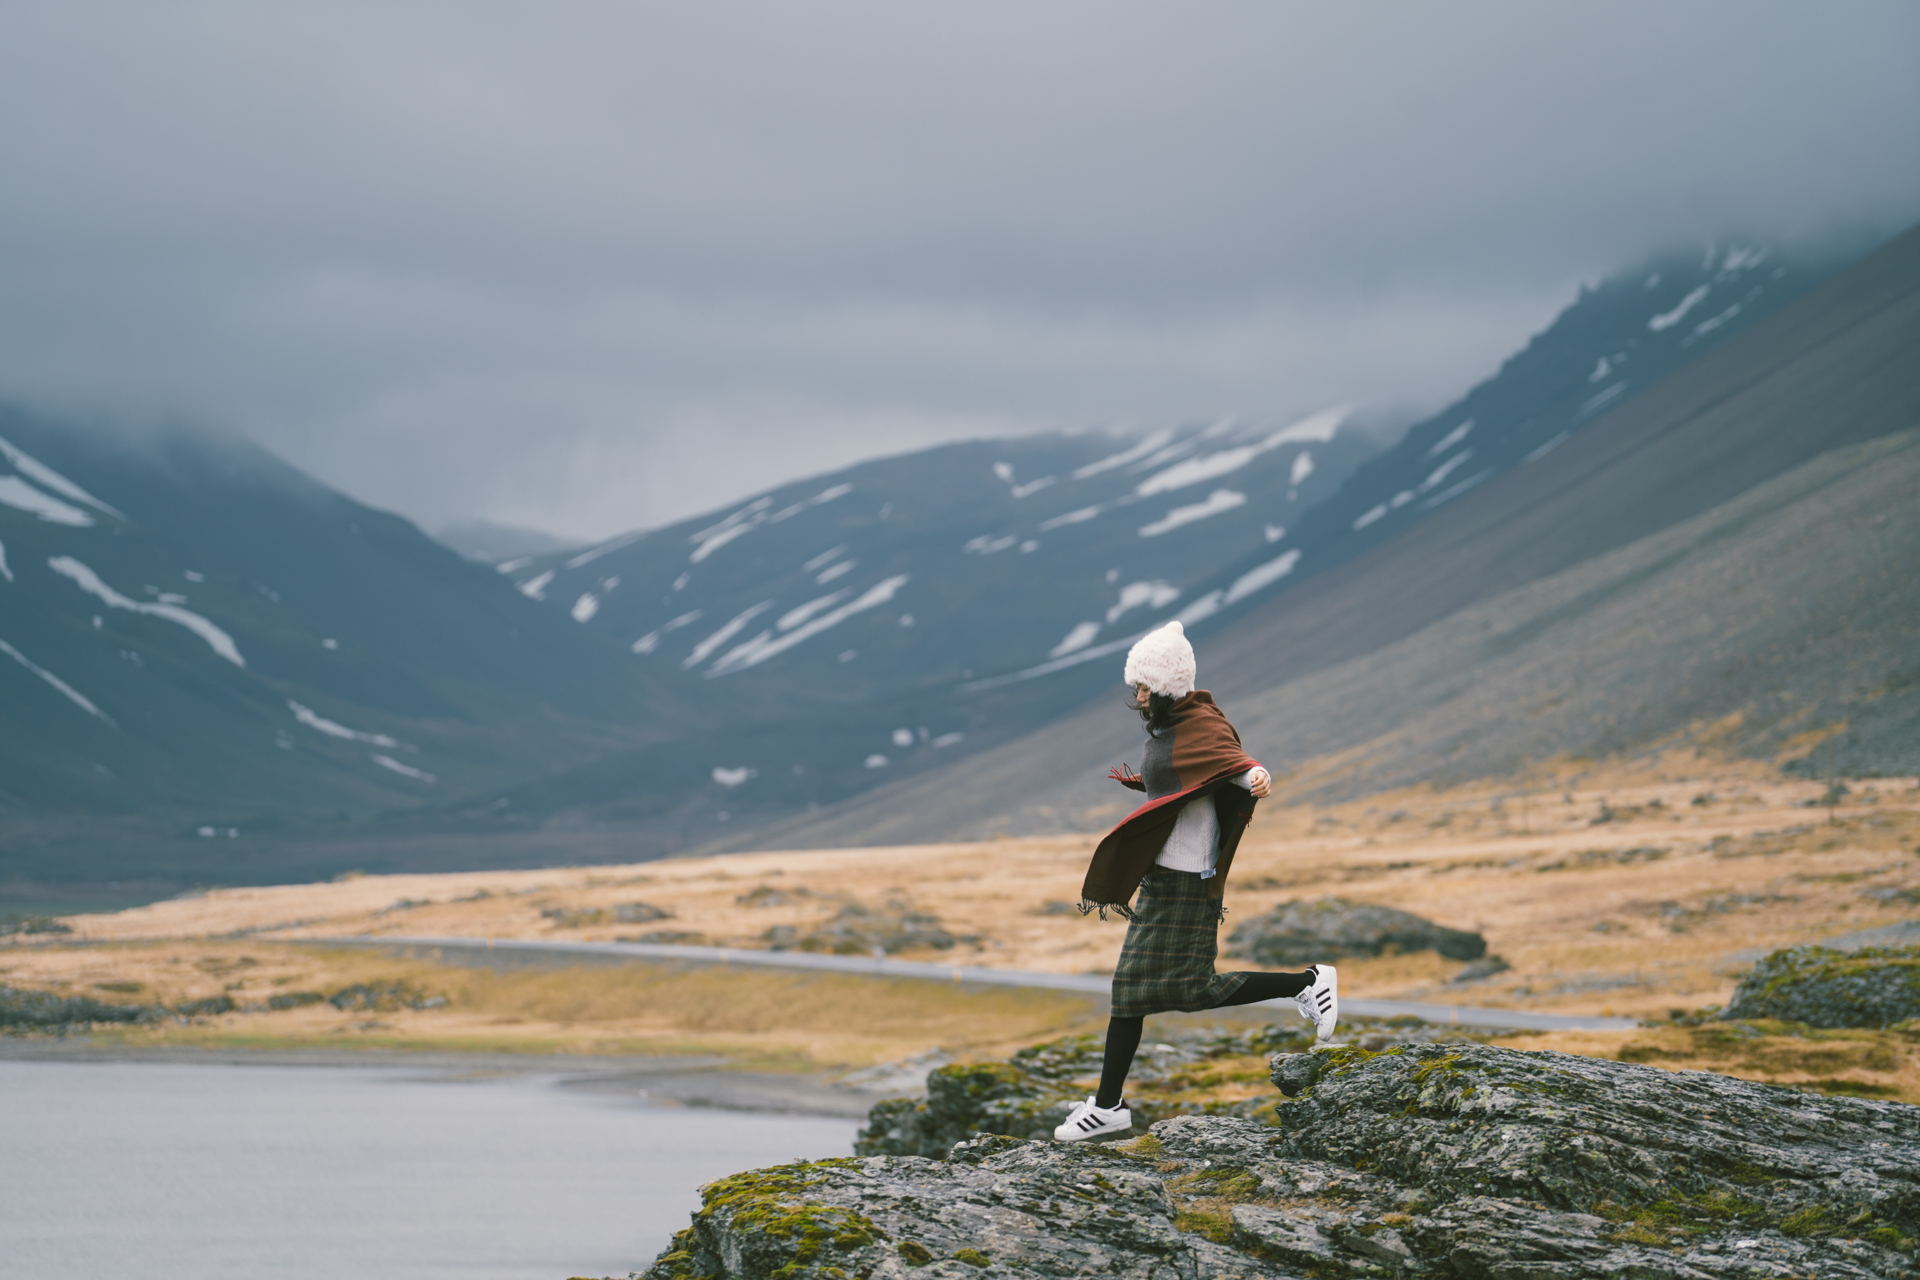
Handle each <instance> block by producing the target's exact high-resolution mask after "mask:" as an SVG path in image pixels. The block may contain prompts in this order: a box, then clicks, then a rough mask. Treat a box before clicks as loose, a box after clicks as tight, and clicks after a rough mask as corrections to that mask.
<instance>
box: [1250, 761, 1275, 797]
mask: <svg viewBox="0 0 1920 1280" xmlns="http://www.w3.org/2000/svg"><path fill="white" fill-rule="evenodd" d="M1250 772H1251V773H1252V774H1253V776H1252V777H1251V778H1249V779H1248V781H1249V782H1251V783H1252V784H1253V785H1252V786H1250V787H1248V788H1247V790H1249V791H1251V792H1252V793H1253V798H1254V799H1255V800H1264V799H1266V798H1267V797H1268V796H1270V795H1272V794H1273V777H1272V775H1270V774H1269V773H1268V772H1267V771H1266V770H1265V769H1262V768H1261V767H1260V766H1258V765H1255V766H1254V767H1253V769H1252V770H1250Z"/></svg>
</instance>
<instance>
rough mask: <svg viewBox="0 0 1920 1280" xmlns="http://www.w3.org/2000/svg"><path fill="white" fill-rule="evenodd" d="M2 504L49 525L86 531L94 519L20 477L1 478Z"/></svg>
mask: <svg viewBox="0 0 1920 1280" xmlns="http://www.w3.org/2000/svg"><path fill="white" fill-rule="evenodd" d="M0 503H5V504H6V505H7V506H9V507H12V508H14V509H15V510H16V511H24V512H26V513H27V514H28V515H32V516H39V517H40V518H41V519H42V520H45V521H46V522H47V523H48V524H64V525H67V526H69V527H71V528H75V529H84V528H86V527H87V526H88V525H91V524H92V523H93V517H92V516H90V515H88V514H87V513H86V512H84V511H82V510H81V509H80V508H78V507H76V506H73V505H71V504H69V503H65V502H62V501H60V499H58V498H56V497H54V496H53V495H52V494H50V493H42V492H40V490H38V489H36V488H34V487H33V486H32V485H30V484H28V483H27V482H26V481H25V480H22V479H21V478H20V477H19V476H0Z"/></svg>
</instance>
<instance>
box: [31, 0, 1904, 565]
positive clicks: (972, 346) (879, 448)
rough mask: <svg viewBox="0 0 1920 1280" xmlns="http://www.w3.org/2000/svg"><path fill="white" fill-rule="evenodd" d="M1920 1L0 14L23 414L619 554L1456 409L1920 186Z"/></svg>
mask: <svg viewBox="0 0 1920 1280" xmlns="http://www.w3.org/2000/svg"><path fill="white" fill-rule="evenodd" d="M1916 154H1920V10H1916V9H1915V8H1914V7H1913V6H1911V5H1909V4H1901V3H1870V2H1867V0H1862V2H1861V3H1857V4H1852V5H1849V6H1847V7H1846V8H1845V9H1844V10H1843V11H1840V12H1839V13H1838V14H1836V11H1835V10H1833V9H1832V8H1831V7H1829V6H1816V5H1813V4H1789V5H1783V6H1768V7H1765V8H1755V7H1753V6H1750V5H1744V4H1732V3H1717V4H1716V3H1702V4H1695V5H1688V6H1667V5H1657V4H1616V5H1609V6H1606V7H1605V8H1604V9H1594V10H1584V11H1582V10H1574V9H1568V8H1553V7H1544V8H1543V7H1539V6H1525V5H1518V4H1507V3H1470V4H1460V5H1451V6H1446V7H1444V8H1434V7H1429V6H1414V5H1406V6H1398V7H1396V6H1384V7H1375V8H1372V9H1368V10H1365V11H1360V12H1352V11H1333V10H1326V9H1321V8H1315V7H1309V6H1306V5H1263V6H1250V5H1230V4H1209V5H1199V6H1193V5H1189V6H1180V7H1178V8H1172V9H1169V8H1165V7H1158V6H1148V5H1140V4H1117V5H1116V4H1104V5H1092V4H1084V3H1083V4H1071V3H1070V4H1060V5H1053V6H1046V7H1042V8H1037V9H1036V8H1034V7H1032V6H1016V5H1010V4H991V3H989V4H980V5H968V6H950V7H945V8H917V7H910V8H901V7H899V6H891V5H880V4H873V3H822V4H816V5H808V6H804V7H800V8H795V7H791V6H778V5H765V4H729V5H719V6H697V7H691V8H688V7H681V8H672V7H659V6H643V7H634V6H628V5H617V4H612V3H571V4H562V5H557V6H543V7H542V8H540V9H539V10H531V9H526V8H524V7H516V6H505V5H489V4H461V5H452V4H432V3H422V4H413V5H407V6H391V5H372V4H356V3H342V4H333V5H327V6H323V7H318V8H309V9H285V8H273V7H267V8H262V7H258V6H245V5H235V4H220V3H200V4H183V5H169V6H165V7H163V8H157V7H154V6H148V5H134V4H112V3H108V4H102V5H92V6H87V7H85V8H84V9H76V8H74V7H71V6H13V7H10V8H8V9H7V10H6V11H5V12H4V13H0V165H4V167H5V171H6V173H7V174H8V198H7V200H6V201H4V202H0V276H3V277H4V279H5V280H6V281H7V287H6V289H5V290H4V291H0V393H4V395H5V396H6V397H7V398H8V399H9V400H11V401H14V402H19V403H25V404H27V405H28V406H29V407H32V408H35V409H39V410H48V411H55V412H57V413H59V414H61V415H78V416H81V417H86V416H102V417H107V418H110V419H114V420H117V421H123V422H134V423H149V424H150V423H158V422H166V421H176V420H186V421H193V422H203V423H208V424H211V425H214V426H218V427H222V428H226V429H230V430H235V431H238V432H240V433H242V434H245V435H247V436H250V437H251V438H253V439H254V440H256V441H258V442H260V443H262V444H264V445H266V446H268V447H269V448H271V449H272V450H274V451H275V452H276V453H277V454H279V455H281V456H283V457H285V458H287V459H288V460H289V461H291V462H292V463H294V464H295V465H297V466H300V467H302V468H303V469H305V470H307V471H309V472H310V473H312V474H313V475H315V476H317V477H318V478H319V479H321V480H323V481H325V482H327V483H329V484H331V485H334V486H336V487H337V488H339V489H341V490H342V491H344V492H345V493H347V494H349V495H351V496H352V497H354V498H356V499H359V500H361V501H364V502H367V503H370V504H372V505H374V506H377V507H383V508H387V509H391V510H395V511H398V512H401V513H402V514H405V515H407V516H409V517H411V518H413V519H416V520H418V521H420V522H421V523H423V524H424V525H425V526H427V527H430V528H438V527H441V526H444V525H446V524H449V523H452V522H454V521H461V520H474V519H484V520H490V521H494V522H496V523H501V524H506V525H514V526H531V527H533V528H537V529H541V530H546V531H549V532H551V533H553V534H555V535H558V536H561V537H565V538H569V539H574V540H578V541H582V542H584V541H589V540H593V539H597V538H603V537H607V536H611V535H613V534H615V533H617V532H619V531H622V530H627V529H633V528H639V527H649V526H651V527H659V526H663V525H666V524H670V523H672V522H673V521H675V520H678V519H682V518H686V517H690V516H692V515H694V514H695V513H697V512H700V511H704V510H708V509H711V508H714V507H718V506H720V505H722V504H725V503H728V502H732V501H735V500H736V499H742V498H745V497H747V496H749V495H751V494H753V493H756V492H760V491H763V490H766V489H769V488H772V487H774V486H776V485H779V484H781V483H784V482H786V481H789V480H791V479H792V478H794V477H796V476H800V475H806V474H818V473H821V472H825V471H831V470H835V469H837V468H840V467H843V466H846V465H849V464H852V463H855V462H857V461H860V460H863V459H868V458H872V457H875V456H878V455H882V454H898V453H902V452H907V451H911V450H915V449H920V448H925V447H928V446H932V445H935V444H939V443H942V442H949V441H954V440H960V439H975V438H982V437H1004V436H1010V435H1021V434H1031V433H1038V432H1046V431H1054V430H1060V429H1072V428H1083V427H1108V426H1117V427H1126V426H1133V427H1137V428H1140V429H1143V430H1144V429H1150V428H1152V427H1156V426H1159V425H1164V424H1166V423H1168V422H1176V421H1217V420H1219V419H1221V418H1223V417H1226V416H1227V415H1229V414H1237V415H1239V416H1240V418H1241V420H1244V421H1258V422H1264V421H1276V422H1278V421H1291V420H1296V419H1298V418H1300V417H1303V416H1305V415H1306V414H1308V413H1311V412H1313V411H1315V410H1316V409H1319V408H1322V407H1324V406H1327V405H1331V404H1340V403H1358V404H1360V405H1361V406H1362V408H1363V410H1364V411H1365V412H1368V413H1371V414H1373V415H1374V417H1375V419H1376V420H1378V421H1388V420H1392V421H1398V422H1401V423H1405V422H1410V421H1413V420H1415V419H1417V418H1420V417H1422V416H1423V415H1424V414H1426V413H1429V412H1431V411H1433V410H1435V409H1437V408H1439V407H1440V405H1442V404H1443V403H1446V402H1447V401H1448V400H1449V399H1450V398H1451V397H1453V396H1454V395H1455V394H1457V392H1458V390H1459V389H1460V388H1461V387H1462V386H1466V385H1469V384H1471V382H1472V381H1473V380H1474V379H1476V378H1478V377H1480V376H1482V374H1483V372H1484V371H1485V370H1486V369H1488V368H1490V367H1492V366H1493V365H1494V364H1495V363H1497V361H1498V360H1499V359H1500V358H1502V357H1503V356H1504V355H1506V354H1507V353H1508V352H1511V351H1513V350H1515V349H1516V348H1517V347H1518V346H1519V344H1520V343H1521V342H1523V341H1524V340H1525V339H1526V337H1527V336H1528V335H1530V334H1532V333H1536V332H1538V331H1539V330H1540V329H1541V328H1542V327H1543V326H1544V325H1545V324H1546V323H1547V322H1548V321H1549V320H1550V319H1551V318H1552V316H1553V315H1554V314H1556V313H1557V312H1558V311H1559V310H1560V309H1561V308H1562V307H1563V306H1564V305H1565V304H1566V303H1567V302H1568V301H1569V300H1570V299H1571V298H1573V297H1574V296H1575V294H1576V292H1577V289H1578V286H1579V285H1580V284H1582V283H1583V282H1585V283H1591V282H1596V281H1598V280H1600V279H1601V278H1602V277H1603V276H1605V275H1606V274H1607V273H1608V272H1610V271H1612V270H1614V269H1615V268H1617V267H1618V266H1619V265H1620V264H1621V263H1624V262H1629V261H1633V260H1635V259H1637V258H1638V257H1639V256H1640V255H1642V254H1644V253H1645V252H1646V251H1647V250H1649V249H1650V248H1652V247H1656V246H1662V245H1671V244H1677V243H1681V242H1688V243H1700V242H1702V241H1704V240H1706V239H1707V238H1709V237H1713V238H1715V239H1716V241H1717V243H1719V244H1722V245H1725V244H1727V243H1729V242H1738V243H1769V244H1777V243H1785V242H1789V241H1820V240H1823V239H1825V238H1827V237H1828V236H1830V235H1832V234H1838V233H1845V232H1849V231H1851V232H1858V233H1859V236H1858V239H1859V240H1860V241H1861V245H1862V247H1864V245H1865V243H1866V242H1868V241H1870V240H1872V239H1875V238H1878V237H1880V236H1884V235H1885V234H1891V233H1892V232H1893V231H1895V230H1897V229H1898V228H1899V227H1901V226H1903V225H1905V224H1906V223H1908V222H1910V221H1911V220H1912V218H1913V216H1914V215H1915V214H1916V212H1920V168H1917V167H1916V166H1915V165H1914V164H1913V163H1912V158H1913V157H1914V156H1915V155H1916Z"/></svg>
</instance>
